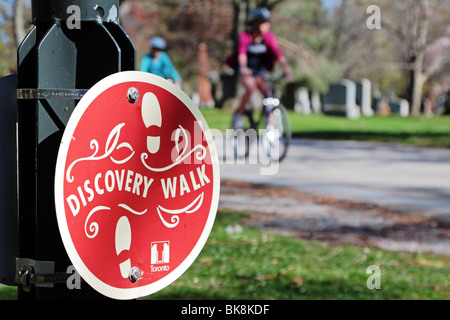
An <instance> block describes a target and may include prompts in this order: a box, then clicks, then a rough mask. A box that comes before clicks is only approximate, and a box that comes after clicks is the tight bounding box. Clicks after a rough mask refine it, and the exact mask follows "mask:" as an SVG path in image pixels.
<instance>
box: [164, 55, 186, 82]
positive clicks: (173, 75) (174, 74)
mask: <svg viewBox="0 0 450 320" xmlns="http://www.w3.org/2000/svg"><path fill="white" fill-rule="evenodd" d="M161 55H162V58H163V59H164V65H165V66H164V69H165V72H166V73H167V75H166V78H170V79H172V80H173V82H174V83H175V84H176V85H178V86H180V87H181V82H182V79H181V76H180V74H179V73H178V71H177V69H176V68H175V66H174V65H173V63H172V60H170V57H169V56H168V55H167V54H166V53H164V54H162V53H161Z"/></svg>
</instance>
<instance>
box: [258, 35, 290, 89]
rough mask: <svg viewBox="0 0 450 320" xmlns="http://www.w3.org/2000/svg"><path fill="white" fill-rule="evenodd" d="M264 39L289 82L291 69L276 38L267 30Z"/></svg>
mask: <svg viewBox="0 0 450 320" xmlns="http://www.w3.org/2000/svg"><path fill="white" fill-rule="evenodd" d="M264 40H265V42H266V44H267V45H268V46H269V47H270V48H271V50H272V52H273V54H274V55H275V58H276V59H277V62H278V63H279V64H280V66H281V68H282V69H283V72H284V74H285V75H286V79H287V80H288V81H289V82H291V81H292V73H291V69H290V68H289V65H288V63H287V59H286V57H285V56H284V54H283V52H282V51H281V48H280V46H279V45H278V41H277V38H276V37H275V35H274V34H273V33H272V32H269V33H267V34H266V35H265V37H264Z"/></svg>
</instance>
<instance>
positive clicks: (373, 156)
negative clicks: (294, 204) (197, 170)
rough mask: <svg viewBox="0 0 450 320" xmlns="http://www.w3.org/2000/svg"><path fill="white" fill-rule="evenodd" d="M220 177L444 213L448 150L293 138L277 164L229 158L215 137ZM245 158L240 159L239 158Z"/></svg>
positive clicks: (448, 210)
mask: <svg viewBox="0 0 450 320" xmlns="http://www.w3.org/2000/svg"><path fill="white" fill-rule="evenodd" d="M216 145H217V149H218V154H219V158H220V159H221V162H222V165H221V175H222V177H223V178H228V179H239V180H242V181H247V182H254V183H267V184H272V185H278V186H290V187H294V188H296V189H298V190H300V191H305V192H312V193H315V194H317V195H324V196H327V195H328V196H333V197H335V198H338V199H343V200H348V201H355V202H365V203H373V204H376V205H379V206H383V207H386V208H389V209H392V210H398V211H408V212H411V211H414V212H417V213H420V214H422V215H424V216H428V217H433V216H437V215H443V214H449V215H450V150H447V149H428V148H417V147H411V146H399V145H386V144H378V143H366V142H354V141H320V140H306V139H301V140H300V139H294V140H293V142H292V145H291V147H290V149H289V153H288V157H287V158H286V159H285V161H283V162H282V163H281V164H277V163H272V164H268V162H267V159H264V158H261V159H258V156H257V152H256V149H257V148H256V146H255V145H253V149H252V151H251V155H250V158H249V159H247V160H245V161H244V160H238V161H240V163H236V162H237V161H236V160H235V159H233V157H232V155H231V153H230V152H231V148H229V146H227V145H226V139H223V138H217V139H216ZM243 162H246V163H243Z"/></svg>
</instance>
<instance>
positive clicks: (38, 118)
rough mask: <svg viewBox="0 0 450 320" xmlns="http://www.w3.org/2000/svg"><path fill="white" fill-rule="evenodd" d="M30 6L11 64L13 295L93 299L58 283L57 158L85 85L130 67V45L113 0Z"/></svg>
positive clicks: (87, 291) (64, 264)
mask: <svg viewBox="0 0 450 320" xmlns="http://www.w3.org/2000/svg"><path fill="white" fill-rule="evenodd" d="M32 13H33V24H34V27H33V29H32V30H31V31H30V32H29V34H28V35H27V36H26V38H25V39H24V40H23V42H22V44H21V45H20V47H19V50H18V68H17V70H18V123H19V126H18V127H19V130H18V133H19V137H18V146H19V152H18V155H19V179H18V181H19V189H18V190H19V196H18V197H19V244H18V259H17V279H18V281H20V282H21V284H20V285H19V299H54V298H58V299H62V298H71V299H82V298H94V297H98V295H97V294H96V293H95V292H94V291H93V290H92V289H91V288H89V286H88V285H87V284H86V283H83V284H82V285H81V287H82V289H81V290H77V289H72V290H70V289H69V288H68V287H67V285H66V282H65V278H64V274H67V273H66V272H67V269H68V267H69V266H70V265H71V263H70V261H69V259H68V257H67V254H66V252H65V249H64V246H63V244H62V241H61V237H60V235H59V230H58V226H57V221H56V213H55V205H54V186H53V184H54V174H55V165H56V157H57V153H58V148H59V144H60V140H61V137H62V134H63V132H64V129H65V125H66V124H67V121H68V119H69V117H70V115H71V113H72V111H73V110H74V108H75V107H76V104H77V102H78V101H79V99H80V97H81V95H82V94H83V92H84V90H86V89H89V88H90V87H91V86H93V85H94V84H95V83H96V82H98V81H99V80H101V79H103V78H104V77H106V76H108V75H110V74H113V73H116V72H119V71H127V70H134V69H135V48H134V45H133V44H132V42H131V41H130V39H129V37H128V36H127V35H126V33H125V32H124V30H123V29H122V27H121V26H120V24H119V1H118V0H79V1H73V0H33V1H32ZM42 275H45V276H44V277H42ZM58 278H59V279H60V280H59V281H58ZM42 279H44V280H42ZM57 282H60V283H57Z"/></svg>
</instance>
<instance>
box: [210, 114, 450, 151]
mask: <svg viewBox="0 0 450 320" xmlns="http://www.w3.org/2000/svg"><path fill="white" fill-rule="evenodd" d="M202 113H203V115H204V116H205V118H206V120H207V122H208V124H209V126H210V127H211V128H214V129H219V130H221V131H225V130H226V129H229V128H230V124H231V117H232V115H231V112H230V111H228V110H219V109H202ZM289 119H290V121H291V126H292V132H293V135H294V137H298V138H311V139H325V140H358V141H377V142H390V143H401V144H411V145H416V146H424V147H438V148H450V116H436V117H433V118H427V117H425V116H421V117H407V118H402V117H400V116H388V117H382V116H374V117H370V118H367V117H363V116H362V117H361V118H359V119H357V120H350V119H347V118H345V117H337V116H326V115H323V114H313V115H309V116H306V115H301V114H297V113H295V112H293V111H289Z"/></svg>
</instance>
